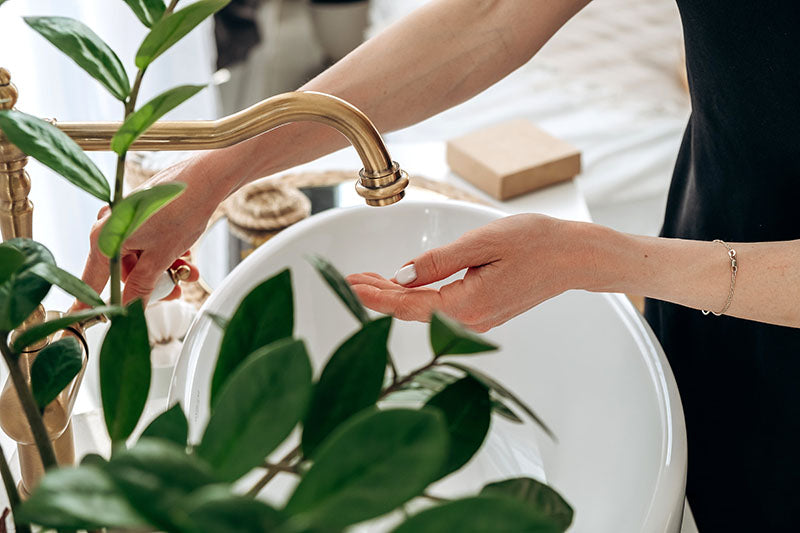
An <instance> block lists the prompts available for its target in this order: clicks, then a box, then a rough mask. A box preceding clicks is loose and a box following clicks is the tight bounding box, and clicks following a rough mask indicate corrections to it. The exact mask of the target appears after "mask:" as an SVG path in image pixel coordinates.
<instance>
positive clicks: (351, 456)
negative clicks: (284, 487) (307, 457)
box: [286, 409, 448, 531]
mask: <svg viewBox="0 0 800 533" xmlns="http://www.w3.org/2000/svg"><path fill="white" fill-rule="evenodd" d="M447 446H448V443H447V430H446V429H445V423H444V420H443V418H442V415H441V414H440V413H439V411H434V410H422V411H417V410H409V409H390V410H388V411H376V410H366V411H363V412H362V413H360V414H358V415H356V416H354V417H353V418H351V419H350V420H348V421H347V422H345V423H344V424H342V425H341V426H340V427H339V428H338V429H337V430H336V431H335V432H334V433H333V434H332V435H331V436H330V437H329V438H328V439H326V440H325V442H324V443H323V444H322V446H320V448H319V450H318V451H317V453H316V457H315V462H314V465H313V466H312V467H311V469H310V470H309V471H308V473H306V475H305V476H304V477H303V479H302V480H301V481H300V484H299V485H298V486H297V489H295V492H294V494H292V497H291V499H290V500H289V503H287V504H286V512H287V513H289V514H291V515H293V517H294V518H293V523H294V524H295V525H298V526H301V527H308V526H314V525H318V526H322V527H325V528H331V529H341V528H344V527H345V526H348V525H350V524H355V523H357V522H361V521H363V520H367V519H370V518H374V517H376V516H380V515H382V514H385V513H387V512H389V511H391V510H393V509H395V508H397V507H398V506H400V505H402V504H403V503H405V502H407V501H408V500H410V499H411V498H414V497H415V496H417V495H419V494H420V493H421V492H422V491H423V490H424V489H425V487H427V486H428V484H430V483H431V482H432V481H433V480H434V479H436V477H437V475H438V473H439V472H440V471H441V468H442V464H443V463H444V461H445V458H446V453H447ZM442 531H446V530H442Z"/></svg>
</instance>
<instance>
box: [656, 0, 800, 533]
mask: <svg viewBox="0 0 800 533" xmlns="http://www.w3.org/2000/svg"><path fill="white" fill-rule="evenodd" d="M678 5H679V7H680V11H681V17H682V20H683V28H684V35H685V41H686V59H687V66H688V72H689V82H690V87H691V99H692V115H691V118H690V120H689V125H688V127H687V130H686V133H685V136H684V139H683V144H682V146H681V150H680V153H679V155H678V161H677V164H676V166H675V173H674V176H673V181H672V186H671V188H670V192H669V200H668V204H667V213H666V219H665V223H664V227H663V230H662V235H663V236H664V237H679V238H685V239H701V240H713V239H723V240H726V241H733V242H735V241H739V242H753V241H776V240H790V239H798V238H800V203H798V202H799V201H800V0H762V1H756V0H678ZM724 253H725V251H724V250H723V249H722V248H721V247H720V261H723V260H725V257H724ZM739 265H740V268H741V271H744V270H745V269H747V268H748V267H747V257H746V256H741V255H740V257H739ZM724 299H725V295H724V294H720V304H722V302H724ZM798 305H800V302H798ZM646 316H647V319H648V320H649V322H650V324H651V325H652V327H653V329H654V330H655V332H656V334H657V335H658V337H659V339H660V340H661V343H662V344H663V346H664V350H665V352H666V354H667V357H668V359H669V361H670V365H671V366H672V370H673V372H674V373H675V378H676V380H677V382H678V388H679V390H680V394H681V400H682V402H683V408H684V412H685V415H686V426H687V432H688V439H689V472H688V480H687V483H688V487H687V494H688V498H689V503H690V505H691V506H692V510H693V512H694V514H695V518H696V520H697V524H698V527H699V530H700V532H701V533H713V532H717V531H719V532H725V533H730V532H737V531H749V532H762V531H763V532H773V531H775V532H780V531H800V525H799V524H798V518H797V516H796V515H795V513H794V512H793V510H794V509H796V508H797V505H798V501H800V329H790V328H784V327H778V326H770V325H766V324H760V323H756V322H751V321H746V320H739V319H735V318H730V317H714V316H703V315H701V313H700V312H699V311H696V310H692V309H687V308H685V307H681V306H677V305H673V304H667V303H663V302H656V301H648V302H647V305H646Z"/></svg>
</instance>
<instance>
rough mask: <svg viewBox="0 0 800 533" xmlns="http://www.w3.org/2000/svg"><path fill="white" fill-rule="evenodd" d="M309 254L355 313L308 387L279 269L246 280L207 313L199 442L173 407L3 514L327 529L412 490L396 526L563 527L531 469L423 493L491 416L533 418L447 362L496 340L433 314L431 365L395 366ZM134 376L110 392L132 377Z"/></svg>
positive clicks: (465, 457)
mask: <svg viewBox="0 0 800 533" xmlns="http://www.w3.org/2000/svg"><path fill="white" fill-rule="evenodd" d="M313 261H314V263H315V265H316V267H317V269H318V270H319V271H320V272H321V273H322V274H323V276H324V277H325V279H326V280H327V281H328V283H329V284H330V285H331V287H333V288H334V290H335V291H336V292H337V294H338V295H339V296H340V298H341V299H342V301H343V302H344V303H345V304H346V306H347V307H348V309H350V311H351V312H352V313H353V315H354V316H355V317H357V318H358V319H359V321H360V323H361V325H360V328H359V329H358V330H357V331H356V332H355V333H353V334H352V335H351V336H350V337H349V338H348V339H347V340H345V341H344V342H343V343H342V344H341V345H340V346H339V347H338V348H337V349H336V350H335V351H334V353H333V354H332V355H331V357H330V358H329V360H328V361H327V363H326V365H325V367H324V369H323V370H322V373H321V374H320V376H319V378H318V379H317V380H316V381H314V380H313V379H312V370H311V364H310V361H309V357H308V354H307V352H306V349H305V345H304V343H303V341H302V340H299V339H296V338H294V337H293V330H294V325H293V322H294V319H293V317H294V304H293V297H292V292H293V291H292V281H291V275H290V273H289V271H288V270H286V271H283V272H281V273H279V274H277V275H276V276H274V277H272V278H270V279H268V280H266V281H265V282H263V283H261V284H260V285H259V286H257V287H256V288H255V289H253V290H252V291H251V292H250V293H249V294H248V295H247V296H246V297H245V298H244V299H243V300H242V302H241V303H240V305H239V307H238V308H237V310H236V311H235V312H234V314H233V316H232V317H231V318H230V320H227V319H220V318H219V317H217V319H216V320H215V321H216V322H218V323H223V324H226V326H225V328H224V335H223V340H222V343H221V347H220V352H219V357H218V359H217V364H216V368H215V371H214V375H213V378H212V383H216V384H218V385H217V388H216V389H213V388H212V393H211V398H210V413H211V414H210V418H209V421H208V424H207V425H206V427H205V430H204V432H203V435H202V437H201V438H200V440H199V442H196V443H190V442H187V435H188V423H187V421H186V417H185V416H184V414H183V412H182V411H181V408H180V406H178V405H175V406H173V407H172V408H171V409H169V410H168V411H166V412H165V413H163V414H162V415H160V416H159V417H158V418H156V419H155V420H154V421H153V422H151V424H150V425H149V426H148V427H147V428H146V429H145V431H144V434H143V436H142V438H141V439H140V440H139V441H138V442H137V443H136V444H134V445H133V446H131V447H130V448H129V449H127V450H122V451H119V452H118V453H115V454H114V455H112V457H111V459H110V460H108V461H105V460H104V459H100V458H97V457H91V458H90V459H89V460H88V461H84V463H83V464H81V465H80V466H78V467H76V468H62V469H54V470H52V471H50V472H48V474H47V475H46V476H45V477H44V478H43V480H42V481H41V482H40V484H39V486H38V488H37V489H36V491H35V492H34V494H33V495H32V496H31V498H30V500H28V501H27V502H25V503H24V504H22V505H21V507H20V508H19V509H18V517H21V519H22V520H23V521H29V522H31V523H35V524H37V525H41V526H44V527H51V528H64V529H76V528H85V529H92V528H95V529H96V528H101V527H117V528H131V529H136V528H141V527H151V528H158V529H159V530H164V531H175V532H194V531H281V532H301V531H341V530H344V529H345V528H347V527H348V526H350V525H353V524H356V523H359V522H363V521H366V520H370V519H373V518H377V517H379V516H383V515H385V514H387V513H390V512H392V511H395V510H397V509H402V508H403V507H404V505H406V504H407V503H409V502H410V501H412V500H415V499H418V498H420V499H422V500H424V501H427V505H429V508H426V509H425V510H423V511H421V512H419V513H417V514H415V515H414V516H412V517H410V518H408V520H407V521H406V522H405V523H403V524H400V525H398V526H397V529H396V531H401V532H405V531H415V532H418V531H493V530H496V528H501V529H502V530H506V531H533V532H538V531H541V532H560V531H564V530H566V528H567V527H568V526H569V525H570V523H571V521H572V510H571V509H570V507H569V505H568V504H567V503H566V502H565V501H564V500H563V499H562V498H561V496H559V495H558V494H557V493H556V492H555V491H553V490H552V489H550V488H548V487H547V486H546V485H543V484H541V483H539V482H537V481H536V480H533V479H529V478H516V479H509V480H503V481H500V482H494V483H491V484H489V485H487V486H486V487H484V489H483V490H482V491H481V492H480V494H478V495H476V496H473V497H469V498H466V499H461V500H455V501H447V500H444V499H442V498H439V497H436V496H432V495H430V494H428V493H427V490H428V487H429V486H430V485H431V484H433V483H435V482H436V481H438V480H440V479H442V478H443V477H445V476H448V475H450V474H452V473H453V472H456V471H458V470H459V469H460V468H461V467H463V466H464V465H465V464H466V463H467V462H468V461H469V460H470V459H471V458H472V457H473V456H474V455H475V454H476V453H477V451H478V449H479V448H480V447H481V445H482V443H483V441H484V439H485V437H486V434H487V432H488V431H489V421H490V416H491V413H492V411H494V412H495V413H498V414H500V415H504V414H505V413H507V412H512V413H513V412H515V411H520V412H522V413H523V416H524V413H531V414H532V413H533V412H532V411H531V409H530V408H529V407H527V406H524V404H523V403H522V402H520V401H519V400H518V399H517V398H515V397H514V396H513V395H512V394H511V393H509V392H508V391H506V390H504V389H501V388H499V385H498V384H497V383H496V382H494V381H493V380H491V379H490V378H488V377H487V376H485V375H484V374H482V373H479V372H478V371H476V370H474V369H472V368H471V367H469V366H466V365H462V364H460V363H456V362H455V361H456V360H458V359H461V358H464V357H468V356H469V355H470V354H474V353H482V352H487V351H491V350H495V349H496V347H495V346H494V345H492V344H490V343H488V342H486V341H484V340H482V339H481V338H479V337H477V336H476V335H474V334H473V333H471V332H469V331H467V330H465V329H464V328H462V327H461V326H460V325H459V324H457V323H455V322H453V321H452V320H450V319H448V318H446V317H444V316H439V315H434V317H433V318H432V321H431V326H430V343H431V346H432V349H433V356H432V358H431V360H430V362H429V363H427V364H426V365H423V366H422V367H420V368H418V369H416V370H414V371H412V372H410V373H409V374H407V375H398V374H396V373H395V372H394V371H393V370H391V369H392V368H393V367H394V365H392V364H391V355H390V354H389V352H388V348H387V343H388V339H389V333H390V330H391V325H392V318H391V317H380V318H377V319H370V318H369V316H368V315H367V313H366V311H365V310H364V308H363V307H362V306H361V304H360V303H358V300H357V299H356V298H354V295H353V294H352V292H351V291H350V289H349V287H348V286H347V284H346V283H344V280H343V279H342V277H341V276H340V275H339V274H338V273H337V272H336V270H335V269H334V268H333V267H332V266H331V265H330V264H328V263H327V262H325V261H324V260H322V259H320V258H313ZM275 302H280V303H281V305H274V303H275ZM254 309H257V310H260V312H253V310H254ZM139 312H140V311H137V313H136V314H138V313H139ZM132 314H134V313H132V312H131V311H130V310H129V311H128V316H131V315H132ZM242 332H251V334H250V335H243V334H242ZM133 334H135V333H133V332H128V333H126V337H125V338H128V339H130V337H128V336H127V335H133ZM455 367H457V368H458V369H459V370H458V371H453V369H454V368H455ZM135 374H136V373H133V375H135ZM141 379H143V378H139V379H132V380H131V381H133V383H128V384H126V385H122V386H125V387H128V388H131V387H134V386H136V385H137V384H138V385H143V383H142V382H141ZM493 395H496V396H495V397H494V398H493ZM398 402H399V403H400V404H402V406H400V405H398ZM140 412H141V408H140V407H139V406H138V403H136V404H134V403H132V402H131V403H128V404H126V407H125V408H124V409H123V410H121V411H119V412H118V414H117V415H116V416H117V417H118V418H122V419H123V420H127V421H128V423H129V424H134V425H135V423H136V421H137V420H138V416H139V414H140ZM533 416H534V417H535V415H533ZM514 419H515V420H519V418H517V417H516V415H515V418H514ZM534 420H535V421H537V420H538V418H534ZM114 427H115V426H111V427H110V428H109V432H110V433H112V434H113V431H114V429H113V428H114ZM298 427H299V428H300V429H301V431H300V432H298V434H299V443H298V444H297V445H296V446H295V447H293V448H292V449H291V450H289V451H286V452H284V453H283V454H282V456H281V457H279V458H278V459H277V460H274V461H265V458H266V457H269V456H271V455H275V452H276V450H277V449H279V447H280V446H281V444H284V446H283V447H284V448H285V447H287V446H288V443H289V442H291V441H292V439H291V438H290V435H291V434H292V433H293V432H294V430H295V429H296V428H298ZM545 430H546V431H549V430H547V429H546V428H545ZM253 469H258V470H261V471H262V476H261V478H260V479H258V481H257V482H255V484H254V485H253V486H252V487H251V488H250V490H249V491H247V493H246V495H241V494H238V493H237V492H236V491H235V490H234V484H237V485H236V486H237V487H239V488H240V487H241V483H242V481H241V479H242V477H243V476H244V475H245V474H247V473H249V472H251V471H252V470H253ZM279 474H284V475H291V476H296V477H298V478H299V483H298V484H297V486H296V488H295V489H294V490H293V492H292V494H291V496H290V497H289V499H288V502H287V503H286V505H285V506H283V507H282V508H274V507H271V506H269V505H267V504H266V503H263V502H261V501H260V500H257V499H255V496H257V495H258V494H259V493H260V492H261V491H262V490H264V489H265V487H266V486H267V485H268V484H269V483H270V481H272V480H273V479H274V478H275V477H276V476H277V475H279ZM65 495H68V496H65ZM503 528H504V529H503Z"/></svg>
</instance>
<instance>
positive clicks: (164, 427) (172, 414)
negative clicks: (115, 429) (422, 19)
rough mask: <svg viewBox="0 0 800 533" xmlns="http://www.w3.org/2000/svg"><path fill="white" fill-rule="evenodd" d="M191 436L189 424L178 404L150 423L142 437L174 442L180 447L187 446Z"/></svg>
mask: <svg viewBox="0 0 800 533" xmlns="http://www.w3.org/2000/svg"><path fill="white" fill-rule="evenodd" d="M188 436H189V422H188V421H187V420H186V415H184V414H183V410H182V409H181V406H180V404H178V403H176V404H175V405H173V406H172V407H170V408H169V409H167V410H166V411H164V412H163V413H161V414H160V415H158V417H156V419H155V420H153V421H152V422H150V425H149V426H147V428H145V430H144V432H142V437H143V438H144V437H152V438H159V439H164V440H168V441H170V442H174V443H175V444H177V445H179V446H186V440H187V438H188Z"/></svg>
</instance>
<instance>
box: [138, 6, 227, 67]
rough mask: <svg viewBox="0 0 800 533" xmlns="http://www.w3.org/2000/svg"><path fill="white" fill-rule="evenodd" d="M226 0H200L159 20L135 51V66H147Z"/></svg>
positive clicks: (219, 7)
mask: <svg viewBox="0 0 800 533" xmlns="http://www.w3.org/2000/svg"><path fill="white" fill-rule="evenodd" d="M228 2H230V0H200V1H199V2H195V3H193V4H189V5H188V6H186V7H184V8H183V9H181V10H178V11H176V12H175V13H172V14H171V15H167V16H166V17H164V18H162V19H161V20H159V21H158V22H157V23H156V24H155V25H153V29H152V30H150V33H149V34H148V35H147V37H145V38H144V42H142V45H141V46H140V47H139V51H138V52H136V66H137V67H138V68H140V69H144V68H147V66H148V65H149V64H150V63H152V62H153V60H154V59H156V58H157V57H158V56H160V55H161V54H163V53H164V52H166V51H167V50H168V49H169V48H170V47H171V46H172V45H173V44H175V43H177V42H178V41H180V40H181V39H183V38H184V37H185V36H186V34H188V33H189V32H190V31H192V30H193V29H194V28H195V27H196V26H197V25H198V24H200V23H201V22H203V20H205V19H206V18H207V17H209V16H211V15H213V14H214V13H216V12H217V11H219V10H220V9H222V8H223V7H225V5H227V4H228Z"/></svg>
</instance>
